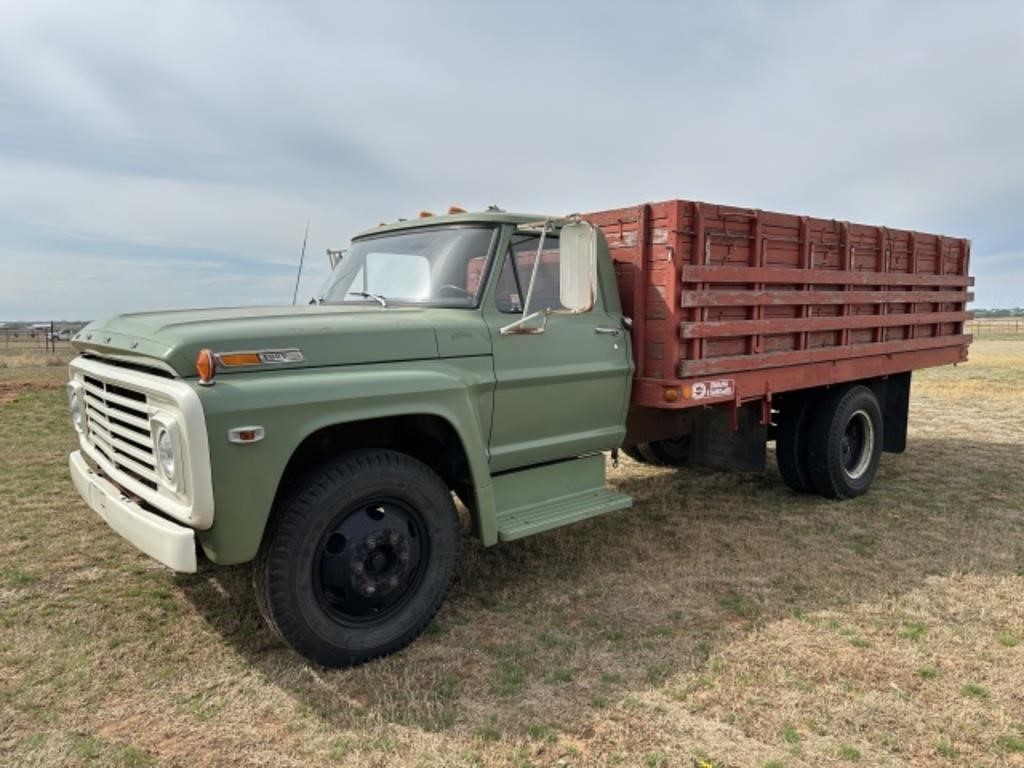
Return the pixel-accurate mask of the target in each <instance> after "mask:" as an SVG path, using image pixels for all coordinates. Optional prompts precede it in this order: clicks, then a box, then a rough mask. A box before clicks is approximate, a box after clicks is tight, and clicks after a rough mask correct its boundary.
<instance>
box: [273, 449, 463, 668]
mask: <svg viewBox="0 0 1024 768" xmlns="http://www.w3.org/2000/svg"><path fill="white" fill-rule="evenodd" d="M459 543H460V529H459V518H458V513H457V512H456V510H455V505H454V503H453V502H452V497H451V494H450V493H449V491H448V488H447V487H446V486H445V484H444V483H443V482H442V481H441V479H440V478H439V477H438V476H437V475H436V474H435V473H434V472H433V471H431V470H430V469H429V468H428V467H427V466H426V465H424V464H423V463H421V462H419V461H417V460H416V459H414V458H412V457H410V456H407V455H405V454H401V453H397V452H395V451H389V450H358V451H353V452H351V453H347V454H343V455H341V456H339V457H336V458H334V459H332V460H330V461H327V462H326V463H324V464H322V465H320V466H319V467H317V468H316V469H314V470H313V471H311V472H310V473H309V474H308V475H307V476H306V478H305V480H304V481H303V482H300V483H299V485H298V490H297V491H295V492H294V493H293V494H292V495H291V496H290V497H288V498H287V499H286V500H285V501H284V502H283V503H282V504H281V505H280V507H279V508H278V509H276V510H275V513H274V516H273V518H272V521H271V524H270V527H269V529H268V531H267V534H266V536H265V537H264V541H263V544H262V546H261V547H260V551H259V554H258V555H257V557H256V561H255V564H254V569H253V585H254V587H255V591H256V597H257V603H258V605H259V607H260V611H261V612H262V613H263V616H264V618H265V619H266V621H267V623H268V625H269V626H270V627H271V629H272V630H273V631H274V632H275V633H276V634H277V635H278V636H279V637H281V639H283V640H284V641H285V642H286V643H288V645H290V646H291V647H292V648H293V649H294V650H295V651H297V652H298V653H300V654H301V655H303V656H305V657H306V658H307V659H309V660H311V661H314V662H316V663H317V664H320V665H322V666H325V667H347V666H353V665H356V664H362V663H364V662H366V661H370V660H371V659H375V658H377V657H380V656H386V655H388V654H390V653H394V652H395V651H398V650H400V649H402V648H404V647H405V646H406V645H408V644H409V643H411V642H412V641H413V640H414V639H415V638H416V637H418V636H419V634H420V633H421V632H422V631H423V630H424V629H425V628H426V626H427V624H429V623H430V620H431V619H432V618H433V617H434V614H436V613H437V610H438V609H439V608H440V607H441V603H442V602H444V599H445V596H446V595H447V593H448V588H449V586H450V584H451V581H452V578H453V576H454V573H455V565H456V562H457V559H458V550H459Z"/></svg>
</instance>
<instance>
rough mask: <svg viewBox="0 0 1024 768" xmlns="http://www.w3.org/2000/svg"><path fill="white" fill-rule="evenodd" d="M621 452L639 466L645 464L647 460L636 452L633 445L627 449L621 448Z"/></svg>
mask: <svg viewBox="0 0 1024 768" xmlns="http://www.w3.org/2000/svg"><path fill="white" fill-rule="evenodd" d="M622 452H623V453H624V454H626V455H627V456H629V458H631V459H632V460H633V461H636V462H639V463H640V464H646V463H647V459H645V458H644V457H643V456H642V455H641V454H640V451H638V450H637V446H635V445H631V446H629V447H626V446H623V447H622Z"/></svg>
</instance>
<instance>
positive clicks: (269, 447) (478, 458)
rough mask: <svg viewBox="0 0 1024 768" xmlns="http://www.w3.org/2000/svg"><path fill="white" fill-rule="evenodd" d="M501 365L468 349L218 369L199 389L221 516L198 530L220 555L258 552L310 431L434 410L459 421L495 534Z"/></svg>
mask: <svg viewBox="0 0 1024 768" xmlns="http://www.w3.org/2000/svg"><path fill="white" fill-rule="evenodd" d="M493 391H494V370H493V367H492V364H491V359H490V358H489V357H483V356H481V357H464V358H455V359H440V360H417V361H413V362H401V363H388V364H379V365H360V366H344V367H334V368H322V369H316V370H310V369H303V370H295V371H268V372H260V373H247V374H231V375H221V376H218V378H217V382H216V384H215V385H214V386H211V387H198V386H197V392H198V394H199V397H200V399H201V401H202V404H203V409H204V412H205V415H206V425H207V430H208V436H209V443H210V461H211V464H212V470H213V490H214V522H213V525H212V527H210V528H209V529H208V530H205V531H197V532H196V534H197V537H198V539H199V542H200V544H201V545H202V547H203V551H204V552H205V553H206V555H207V557H209V558H210V559H211V560H212V561H213V562H215V563H218V564H222V565H230V564H234V563H242V562H246V561H248V560H251V559H252V558H253V557H255V555H256V552H257V551H258V549H259V546H260V541H261V540H262V537H263V531H264V528H265V527H266V523H267V519H268V517H269V516H270V512H271V507H272V505H273V500H274V497H275V494H276V493H277V489H278V485H279V483H280V481H281V478H282V476H283V474H284V471H285V469H286V467H287V465H288V461H289V459H290V458H291V456H292V455H293V453H294V452H295V450H296V449H297V448H298V447H299V445H300V444H301V443H302V442H303V440H305V439H306V438H307V437H309V436H310V435H312V434H313V433H315V432H317V431H319V430H321V429H323V428H325V427H330V426H334V425H339V424H346V423H352V422H357V421H363V420H367V419H376V418H384V417H389V416H390V417H393V416H411V415H429V416H436V417H439V418H441V419H444V420H445V421H447V422H448V424H450V425H451V427H452V428H453V429H454V431H455V433H456V434H457V435H458V437H459V439H460V440H461V441H462V446H463V448H464V450H465V453H466V457H467V460H468V463H469V469H470V473H471V476H472V480H473V485H474V489H475V494H476V508H477V511H478V517H479V519H478V524H479V529H480V533H481V537H482V539H483V541H484V543H485V544H493V543H494V542H496V541H497V524H496V515H495V505H494V496H493V491H492V487H491V475H490V471H489V469H488V463H487V440H488V436H489V434H490V424H491V405H492V401H493ZM246 426H261V427H263V428H264V430H265V437H264V439H263V440H262V441H260V442H258V443H249V444H244V445H239V444H235V443H231V442H229V441H228V438H227V434H228V430H230V429H232V428H235V427H246Z"/></svg>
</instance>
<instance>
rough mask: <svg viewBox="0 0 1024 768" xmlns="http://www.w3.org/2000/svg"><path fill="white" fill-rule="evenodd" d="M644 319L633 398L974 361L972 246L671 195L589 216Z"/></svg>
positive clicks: (657, 401) (678, 397)
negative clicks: (970, 352) (970, 351)
mask: <svg viewBox="0 0 1024 768" xmlns="http://www.w3.org/2000/svg"><path fill="white" fill-rule="evenodd" d="M585 218H586V219H587V220H589V221H590V222H591V223H592V224H594V225H595V226H597V227H600V229H601V230H602V231H603V232H604V235H605V238H606V239H607V241H608V246H609V248H610V250H611V255H612V259H613V261H614V263H615V270H616V274H617V277H618V284H619V291H620V294H621V299H622V305H623V310H624V312H625V314H626V316H627V317H630V318H632V323H633V328H632V337H633V345H634V358H635V362H636V378H635V381H634V387H633V404H634V405H635V406H646V407H650V408H658V409H685V408H691V407H693V406H698V405H699V406H703V405H710V404H723V403H728V402H730V401H731V402H732V403H734V404H735V405H736V406H739V405H741V404H742V403H745V402H749V401H754V400H762V401H763V403H764V405H765V413H766V415H767V411H768V409H769V408H770V407H771V398H772V395H773V394H779V393H783V392H787V391H792V390H799V389H807V388H811V387H822V386H826V385H830V384H836V383H840V382H845V381H856V380H864V379H868V378H872V377H875V378H877V377H885V376H889V375H891V374H896V373H903V372H908V371H912V370H914V369H917V368H924V367H928V366H934V365H944V364H947V363H956V362H961V361H964V360H966V359H967V347H968V344H969V343H970V341H971V336H969V335H967V334H966V333H965V332H964V323H965V321H966V320H969V319H970V318H971V314H970V313H969V312H968V311H967V310H966V305H967V303H968V302H969V301H971V300H972V299H973V294H972V293H970V292H969V287H970V286H972V285H973V284H974V279H973V278H971V277H969V276H968V273H967V270H968V262H969V258H970V243H969V241H968V240H965V239H958V238H951V237H943V236H941V235H931V234H924V233H921V232H912V231H908V230H900V229H889V228H886V227H880V226H870V225H865V224H853V223H850V222H845V221H835V220H828V219H816V218H811V217H808V216H794V215H790V214H784V213H773V212H769V211H760V210H752V209H748V208H736V207H732V206H727V205H714V204H710V203H699V202H690V201H686V200H669V201H666V202H661V203H648V204H643V205H639V206H636V207H632V208H621V209H617V210H611V211H602V212H599V213H591V214H587V215H586V216H585Z"/></svg>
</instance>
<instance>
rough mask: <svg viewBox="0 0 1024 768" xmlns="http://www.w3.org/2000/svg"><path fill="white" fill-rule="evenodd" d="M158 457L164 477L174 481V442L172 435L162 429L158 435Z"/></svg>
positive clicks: (158, 431)
mask: <svg viewBox="0 0 1024 768" xmlns="http://www.w3.org/2000/svg"><path fill="white" fill-rule="evenodd" d="M156 457H157V460H158V461H159V462H160V469H161V470H162V471H163V473H164V477H166V478H167V479H168V480H171V481H173V480H174V469H175V467H174V442H173V441H172V440H171V433H170V432H168V431H167V430H166V429H165V428H163V427H160V429H158V430H157V433H156Z"/></svg>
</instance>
